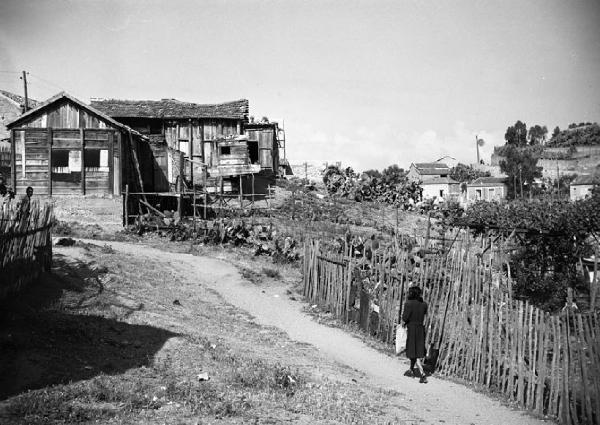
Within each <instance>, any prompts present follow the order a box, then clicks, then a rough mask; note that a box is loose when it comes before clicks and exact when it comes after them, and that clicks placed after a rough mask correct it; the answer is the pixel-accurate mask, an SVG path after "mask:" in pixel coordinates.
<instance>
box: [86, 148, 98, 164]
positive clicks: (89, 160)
mask: <svg viewBox="0 0 600 425" xmlns="http://www.w3.org/2000/svg"><path fill="white" fill-rule="evenodd" d="M83 160H84V164H85V168H99V167H100V149H86V150H85V153H84V155H83Z"/></svg>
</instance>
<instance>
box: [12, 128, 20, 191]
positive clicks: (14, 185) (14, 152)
mask: <svg viewBox="0 0 600 425" xmlns="http://www.w3.org/2000/svg"><path fill="white" fill-rule="evenodd" d="M16 133H17V132H16V130H11V131H10V145H11V146H10V147H11V149H10V150H11V155H10V159H11V164H10V166H11V174H12V190H13V191H15V192H16V191H17V150H16V143H15V139H16ZM21 161H22V160H21Z"/></svg>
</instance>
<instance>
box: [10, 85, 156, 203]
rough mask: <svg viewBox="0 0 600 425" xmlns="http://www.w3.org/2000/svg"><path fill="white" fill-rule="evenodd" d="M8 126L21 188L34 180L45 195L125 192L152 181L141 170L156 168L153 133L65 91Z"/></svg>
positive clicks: (15, 174)
mask: <svg viewBox="0 0 600 425" xmlns="http://www.w3.org/2000/svg"><path fill="white" fill-rule="evenodd" d="M7 127H8V129H9V130H10V133H11V147H12V149H11V160H12V167H11V168H12V173H11V174H12V176H11V182H12V186H13V188H14V189H15V191H17V192H18V193H22V192H24V191H25V188H26V187H27V186H31V187H33V190H34V193H36V194H40V195H69V194H82V195H86V194H97V195H113V194H114V195H120V194H121V191H122V190H124V187H125V185H126V184H129V185H130V187H131V188H132V189H134V190H140V189H142V187H141V185H142V183H141V181H146V182H150V181H152V178H149V177H148V176H146V175H144V174H143V173H142V172H140V170H141V169H143V170H152V169H153V168H154V167H152V166H150V165H149V164H150V163H152V162H153V157H152V154H151V151H150V148H149V145H148V139H147V138H146V137H145V136H143V135H141V134H140V133H138V132H137V131H135V130H133V129H131V128H129V127H128V126H126V125H124V124H122V123H119V122H117V121H115V120H114V119H112V118H111V117H109V116H107V115H105V114H104V113H102V112H100V111H98V110H96V109H94V108H92V107H90V106H89V105H86V104H85V103H83V102H81V101H80V100H77V99H75V98H74V97H72V96H70V95H69V94H67V93H65V92H61V93H59V94H57V95H56V96H54V97H52V98H50V99H48V100H47V101H46V102H43V103H41V104H39V105H38V106H37V107H35V108H34V109H31V110H29V111H28V112H26V113H25V114H23V115H21V116H20V117H18V118H17V119H16V120H14V121H12V122H10V123H9V124H8V125H7ZM140 159H143V160H144V161H146V162H147V164H142V167H140V163H139V161H140ZM146 174H148V171H147V172H146ZM144 186H146V184H144ZM143 189H144V190H153V188H152V187H148V186H146V187H143Z"/></svg>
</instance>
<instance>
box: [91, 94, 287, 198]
mask: <svg viewBox="0 0 600 425" xmlns="http://www.w3.org/2000/svg"><path fill="white" fill-rule="evenodd" d="M91 104H92V106H93V107H94V108H96V109H98V110H100V111H102V112H104V113H105V114H107V115H109V116H110V117H112V118H113V119H115V120H117V121H119V122H121V123H123V124H125V125H128V126H130V127H132V128H133V129H135V130H137V131H139V132H140V133H142V134H144V135H146V136H147V137H149V138H150V140H151V144H152V146H153V147H154V146H155V143H161V142H165V143H166V144H167V146H168V147H169V149H171V150H175V151H181V152H183V155H184V158H185V159H186V160H187V161H185V163H184V167H185V170H184V172H183V173H181V174H182V175H183V176H184V178H185V180H186V183H188V184H202V185H207V186H208V187H212V186H217V185H219V186H220V187H221V188H223V187H224V188H225V190H227V191H229V190H231V191H238V190H240V189H242V190H243V192H245V193H249V190H250V189H249V187H250V181H253V182H254V177H255V175H256V177H257V178H258V179H259V180H260V179H261V178H262V180H265V179H266V180H269V181H271V180H272V181H273V182H274V177H275V175H276V173H277V171H278V167H279V156H278V155H279V151H278V143H277V134H278V128H277V124H276V123H271V124H269V123H261V124H248V111H249V104H248V100H246V99H242V100H236V101H232V102H226V103H219V104H198V103H190V102H182V101H179V100H176V99H162V100H156V101H154V100H140V101H138V100H114V99H111V100H92V103H91ZM155 155H156V156H160V155H159V154H158V153H157V152H155ZM165 161H166V162H168V163H169V164H170V163H171V162H172V161H171V160H168V159H167V160H165ZM204 172H207V176H206V177H207V180H206V181H205V180H204ZM168 174H169V182H170V183H171V184H172V183H173V180H174V176H173V172H171V171H170V172H169V173H168ZM240 176H242V177H243V178H242V179H240ZM251 176H252V178H250V177H251ZM240 182H242V185H243V186H244V187H245V189H243V188H241V187H240V186H239V185H240ZM264 186H265V187H266V184H265V185H264Z"/></svg>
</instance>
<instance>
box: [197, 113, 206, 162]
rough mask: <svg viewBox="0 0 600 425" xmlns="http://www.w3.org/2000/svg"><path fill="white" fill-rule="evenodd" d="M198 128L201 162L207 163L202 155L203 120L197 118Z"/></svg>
mask: <svg viewBox="0 0 600 425" xmlns="http://www.w3.org/2000/svg"><path fill="white" fill-rule="evenodd" d="M198 129H199V130H200V151H201V155H202V162H204V163H205V164H208V162H207V161H206V156H204V122H203V121H200V120H198Z"/></svg>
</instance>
